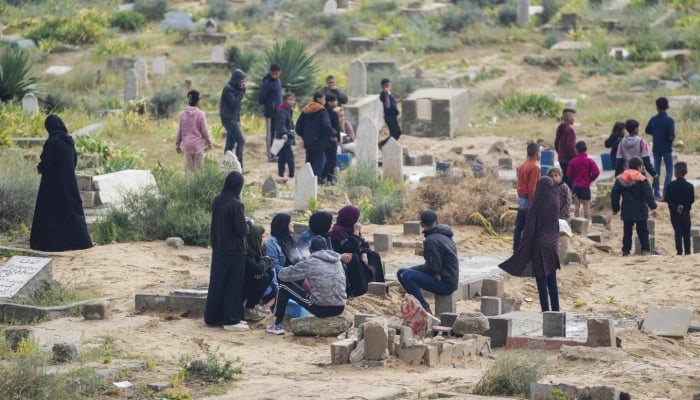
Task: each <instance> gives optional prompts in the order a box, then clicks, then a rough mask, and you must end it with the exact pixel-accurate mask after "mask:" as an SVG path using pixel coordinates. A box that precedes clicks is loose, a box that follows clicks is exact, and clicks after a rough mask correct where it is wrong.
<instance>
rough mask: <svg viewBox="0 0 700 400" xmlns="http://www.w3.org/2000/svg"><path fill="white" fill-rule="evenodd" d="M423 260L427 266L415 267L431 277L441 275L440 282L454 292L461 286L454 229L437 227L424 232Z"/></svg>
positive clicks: (444, 226)
mask: <svg viewBox="0 0 700 400" xmlns="http://www.w3.org/2000/svg"><path fill="white" fill-rule="evenodd" d="M423 235H424V236H425V240H424V241H423V258H425V264H423V265H419V266H417V267H414V269H416V270H418V271H422V272H424V273H426V274H428V275H430V276H435V275H438V274H439V275H440V281H441V282H442V283H444V284H445V286H447V287H448V288H450V289H452V290H453V291H455V290H457V286H458V285H459V260H458V258H457V246H456V245H455V242H454V240H452V229H450V227H449V226H447V225H436V226H434V227H432V228H429V229H426V230H424V231H423Z"/></svg>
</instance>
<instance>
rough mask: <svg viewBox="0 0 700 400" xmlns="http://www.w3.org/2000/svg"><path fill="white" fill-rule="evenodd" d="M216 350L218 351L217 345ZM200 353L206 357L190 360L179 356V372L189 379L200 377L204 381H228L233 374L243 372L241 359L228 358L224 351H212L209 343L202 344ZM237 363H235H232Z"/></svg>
mask: <svg viewBox="0 0 700 400" xmlns="http://www.w3.org/2000/svg"><path fill="white" fill-rule="evenodd" d="M216 351H217V352H218V351H219V348H218V347H217V349H216ZM202 353H203V354H204V356H205V357H206V361H204V360H192V359H191V358H189V357H181V358H180V367H181V368H182V370H181V374H182V375H184V377H185V378H189V379H192V378H194V379H201V380H203V381H204V382H221V381H230V380H232V379H233V378H234V376H235V375H240V374H242V373H243V368H242V366H241V359H240V358H239V357H236V359H235V360H230V359H228V358H227V357H226V355H225V354H224V353H221V352H218V353H214V352H212V351H211V350H210V349H209V345H206V344H205V345H203V346H202ZM234 363H235V364H237V365H234Z"/></svg>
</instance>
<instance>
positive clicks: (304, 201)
mask: <svg viewBox="0 0 700 400" xmlns="http://www.w3.org/2000/svg"><path fill="white" fill-rule="evenodd" d="M317 192H318V182H317V181H316V175H314V171H313V169H311V164H309V163H306V164H304V166H303V167H301V169H300V170H299V171H298V172H297V173H296V175H294V209H296V210H307V209H308V208H309V199H311V198H313V199H316V195H317Z"/></svg>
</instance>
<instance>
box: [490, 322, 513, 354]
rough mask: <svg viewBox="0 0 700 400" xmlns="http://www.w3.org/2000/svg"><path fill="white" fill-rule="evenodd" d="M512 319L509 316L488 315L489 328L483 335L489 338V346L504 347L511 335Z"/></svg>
mask: <svg viewBox="0 0 700 400" xmlns="http://www.w3.org/2000/svg"><path fill="white" fill-rule="evenodd" d="M512 331H513V321H512V320H511V319H509V318H499V317H489V330H487V331H486V332H484V336H488V337H489V338H491V347H494V348H495V347H504V346H505V345H506V341H507V340H508V337H509V336H511V335H512Z"/></svg>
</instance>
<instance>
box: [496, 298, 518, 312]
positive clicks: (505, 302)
mask: <svg viewBox="0 0 700 400" xmlns="http://www.w3.org/2000/svg"><path fill="white" fill-rule="evenodd" d="M522 304H523V302H522V301H520V300H518V299H513V298H510V297H504V298H502V299H501V313H502V314H507V313H510V312H514V311H520V306H521V305H522Z"/></svg>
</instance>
